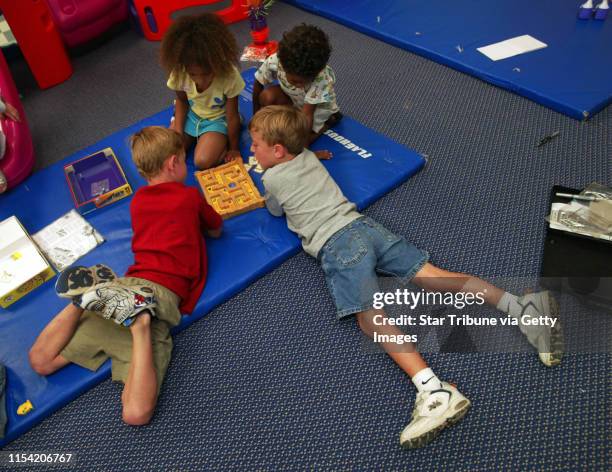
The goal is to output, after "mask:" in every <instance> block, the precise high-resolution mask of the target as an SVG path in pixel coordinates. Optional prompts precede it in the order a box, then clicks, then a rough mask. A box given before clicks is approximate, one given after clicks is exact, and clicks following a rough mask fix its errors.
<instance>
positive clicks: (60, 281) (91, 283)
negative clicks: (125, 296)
mask: <svg viewBox="0 0 612 472" xmlns="http://www.w3.org/2000/svg"><path fill="white" fill-rule="evenodd" d="M116 278H117V276H116V275H115V273H114V272H113V270H112V269H111V268H110V267H108V266H106V265H104V264H96V265H95V266H91V267H84V266H72V267H68V268H67V269H65V270H64V271H62V272H61V273H60V275H59V277H58V278H57V281H56V282H55V291H56V293H57V294H58V295H59V296H60V297H62V298H74V297H76V296H78V295H82V294H83V293H85V292H87V291H88V290H91V289H92V288H93V287H95V286H96V285H98V284H101V283H104V282H110V281H111V280H115V279H116Z"/></svg>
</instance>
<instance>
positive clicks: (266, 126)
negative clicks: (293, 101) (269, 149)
mask: <svg viewBox="0 0 612 472" xmlns="http://www.w3.org/2000/svg"><path fill="white" fill-rule="evenodd" d="M249 131H257V132H258V133H260V134H261V138H262V139H263V140H264V141H265V142H266V143H267V144H268V145H270V146H272V145H273V144H282V145H283V146H285V147H286V148H287V150H288V151H289V152H290V153H291V154H294V155H295V154H299V153H300V152H302V151H303V150H304V146H306V143H307V141H308V136H309V135H310V127H309V126H308V118H306V115H305V114H304V113H303V112H302V111H301V110H298V109H297V108H294V107H292V106H285V105H270V106H267V107H264V108H262V109H260V110H259V111H258V112H257V113H255V116H253V119H252V120H251V122H250V123H249Z"/></svg>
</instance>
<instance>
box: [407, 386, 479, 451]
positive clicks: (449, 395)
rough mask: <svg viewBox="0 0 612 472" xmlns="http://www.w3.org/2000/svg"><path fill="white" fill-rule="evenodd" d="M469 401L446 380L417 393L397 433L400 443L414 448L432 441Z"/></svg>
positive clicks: (466, 408) (451, 422) (458, 418)
mask: <svg viewBox="0 0 612 472" xmlns="http://www.w3.org/2000/svg"><path fill="white" fill-rule="evenodd" d="M471 406H472V403H471V402H470V401H469V400H468V399H467V398H466V397H464V396H463V395H462V394H461V393H460V392H459V390H457V389H456V388H455V387H454V386H452V385H451V384H449V383H448V382H442V388H439V389H437V390H432V391H429V392H419V393H418V394H417V398H416V402H415V404H414V410H413V411H412V420H411V421H410V424H408V426H406V427H405V428H404V430H403V431H402V433H401V435H400V445H401V446H402V447H405V448H409V449H414V448H417V447H421V446H424V445H425V444H429V443H430V442H431V441H433V440H434V439H435V438H436V437H437V436H438V435H439V434H440V433H441V432H442V430H443V429H444V428H447V427H448V426H452V425H454V424H455V423H457V422H458V421H459V420H460V419H461V418H463V417H464V416H465V414H466V413H467V412H468V410H469V409H470V407H471Z"/></svg>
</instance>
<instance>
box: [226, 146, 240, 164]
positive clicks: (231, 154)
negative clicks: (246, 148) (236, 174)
mask: <svg viewBox="0 0 612 472" xmlns="http://www.w3.org/2000/svg"><path fill="white" fill-rule="evenodd" d="M234 159H240V160H242V155H241V154H240V151H237V150H236V149H230V150H229V151H227V153H225V162H230V161H233V160H234Z"/></svg>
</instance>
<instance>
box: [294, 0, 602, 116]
mask: <svg viewBox="0 0 612 472" xmlns="http://www.w3.org/2000/svg"><path fill="white" fill-rule="evenodd" d="M285 1H286V2H287V3H290V4H293V5H296V6H298V7H300V8H303V9H305V10H308V11H310V12H313V13H315V14H318V15H321V16H324V17H327V18H330V19H332V20H334V21H337V22H339V23H342V24H344V25H346V26H349V27H350V28H353V29H356V30H358V31H361V32H363V33H365V34H367V35H370V36H373V37H375V38H378V39H381V40H383V41H385V42H388V43H390V44H393V45H395V46H397V47H400V48H403V49H407V50H409V51H412V52H414V53H417V54H420V55H422V56H425V57H427V58H429V59H432V60H434V61H436V62H439V63H441V64H445V65H447V66H450V67H453V68H455V69H458V70H460V71H462V72H465V73H467V74H470V75H473V76H476V77H478V78H480V79H482V80H485V81H487V82H490V83H492V84H494V85H497V86H499V87H502V88H505V89H507V90H510V91H512V92H515V93H517V94H519V95H522V96H524V97H527V98H529V99H531V100H533V101H535V102H537V103H540V104H542V105H545V106H547V107H550V108H552V109H553V110H556V111H558V112H560V113H563V114H566V115H569V116H571V117H573V118H576V119H579V120H582V119H586V118H589V117H591V116H593V115H594V114H595V113H597V112H598V111H600V110H602V109H603V108H604V107H605V106H607V105H608V104H609V103H611V102H612V53H611V52H610V51H611V46H610V45H611V44H612V15H610V17H609V18H608V19H607V20H606V21H595V20H593V19H591V20H579V19H577V16H576V15H577V12H578V6H579V4H580V3H582V2H579V1H576V0H540V1H537V2H534V1H531V0H500V1H488V2H483V1H476V0H455V1H452V2H431V1H429V0H360V1H358V2H347V1H345V0H285ZM524 34H529V35H531V36H533V37H534V38H536V39H539V40H540V41H543V42H544V43H546V44H547V45H548V47H546V48H544V49H540V50H538V51H533V52H530V53H527V54H522V55H518V56H514V57H512V58H508V59H504V60H500V61H492V60H490V59H488V58H487V57H486V56H484V55H483V54H481V53H480V52H478V51H477V50H476V49H477V48H479V47H482V46H486V45H488V44H492V43H496V42H499V41H503V40H506V39H510V38H512V37H515V36H521V35H524Z"/></svg>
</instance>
